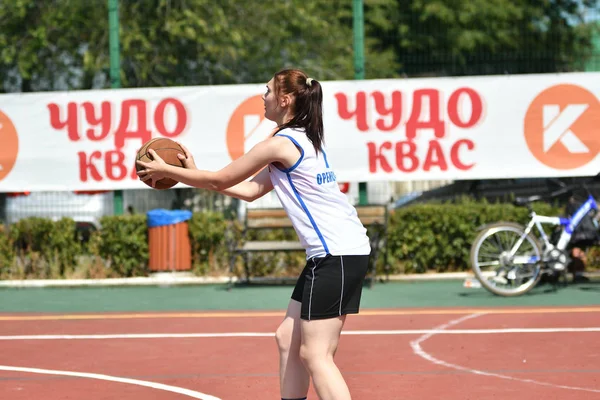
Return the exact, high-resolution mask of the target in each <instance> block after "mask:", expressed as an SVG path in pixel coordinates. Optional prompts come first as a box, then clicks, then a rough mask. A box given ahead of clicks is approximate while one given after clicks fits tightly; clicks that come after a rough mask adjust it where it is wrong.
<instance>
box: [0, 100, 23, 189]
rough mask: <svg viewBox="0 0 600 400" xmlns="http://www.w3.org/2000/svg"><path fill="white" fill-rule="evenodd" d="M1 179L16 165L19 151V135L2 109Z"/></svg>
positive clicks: (0, 131) (0, 119) (0, 130)
mask: <svg viewBox="0 0 600 400" xmlns="http://www.w3.org/2000/svg"><path fill="white" fill-rule="evenodd" d="M0 143H2V146H0V181H1V180H2V179H4V178H5V177H6V176H7V175H8V174H9V173H10V171H11V170H12V169H13V167H14V166H15V162H16V161H17V154H18V152H19V137H18V136H17V130H16V129H15V126H14V125H13V123H12V121H11V120H10V118H8V117H7V116H6V114H4V113H3V112H2V111H0Z"/></svg>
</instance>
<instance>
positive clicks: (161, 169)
mask: <svg viewBox="0 0 600 400" xmlns="http://www.w3.org/2000/svg"><path fill="white" fill-rule="evenodd" d="M148 153H149V154H150V156H151V157H152V161H150V162H144V161H140V160H137V161H136V164H137V165H138V166H140V167H142V169H140V170H139V171H138V172H137V176H139V177H140V180H141V181H144V182H146V181H148V180H149V181H150V185H151V186H152V187H154V185H155V184H156V182H158V181H160V180H161V179H163V178H164V177H166V172H167V167H168V166H167V163H166V162H165V161H164V160H163V159H162V158H160V156H159V155H158V154H156V152H155V151H154V150H152V149H149V150H148Z"/></svg>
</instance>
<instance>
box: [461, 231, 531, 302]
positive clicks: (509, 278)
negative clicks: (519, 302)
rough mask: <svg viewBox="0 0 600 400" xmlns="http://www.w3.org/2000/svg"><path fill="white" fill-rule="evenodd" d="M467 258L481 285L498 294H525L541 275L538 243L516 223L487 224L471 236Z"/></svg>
mask: <svg viewBox="0 0 600 400" xmlns="http://www.w3.org/2000/svg"><path fill="white" fill-rule="evenodd" d="M470 260H471V268H472V269H473V272H474V273H475V276H476V277H477V279H478V280H479V282H481V285H482V286H483V287H485V288H486V289H487V290H489V291H490V292H492V293H494V294H496V295H499V296H519V295H522V294H524V293H527V292H528V291H530V290H531V289H533V288H534V287H535V285H536V284H537V283H538V281H539V280H540V277H541V260H542V249H541V246H540V244H539V242H538V241H537V239H536V238H535V237H534V236H533V235H531V234H528V235H525V228H524V227H523V226H521V225H519V224H514V223H510V222H498V223H495V224H491V225H489V226H488V227H487V228H485V229H484V230H483V231H481V232H480V233H479V235H478V236H477V237H476V238H475V240H474V242H473V245H472V246H471V255H470Z"/></svg>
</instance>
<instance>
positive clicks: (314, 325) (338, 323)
mask: <svg viewBox="0 0 600 400" xmlns="http://www.w3.org/2000/svg"><path fill="white" fill-rule="evenodd" d="M345 321H346V316H345V315H342V316H340V317H336V318H329V319H320V320H311V321H306V320H302V321H301V327H302V345H301V347H300V357H301V359H302V361H303V362H304V365H305V366H306V369H308V371H309V372H310V376H311V377H312V380H313V385H314V386H315V390H316V392H317V395H318V396H319V399H321V400H350V399H351V397H350V391H349V390H348V386H347V385H346V382H345V381H344V378H343V377H342V374H341V372H340V370H339V369H338V368H337V366H336V365H335V363H334V361H333V356H334V355H335V352H336V350H337V346H338V343H339V339H340V334H341V332H342V328H343V326H344V322H345Z"/></svg>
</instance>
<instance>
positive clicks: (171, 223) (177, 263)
mask: <svg viewBox="0 0 600 400" xmlns="http://www.w3.org/2000/svg"><path fill="white" fill-rule="evenodd" d="M189 217H191V212H189V211H185V212H182V211H169V210H152V211H149V212H148V251H149V262H148V266H149V269H150V271H151V272H176V271H190V270H191V269H192V249H191V245H190V237H189V234H188V232H189V231H188V223H187V219H189Z"/></svg>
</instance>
